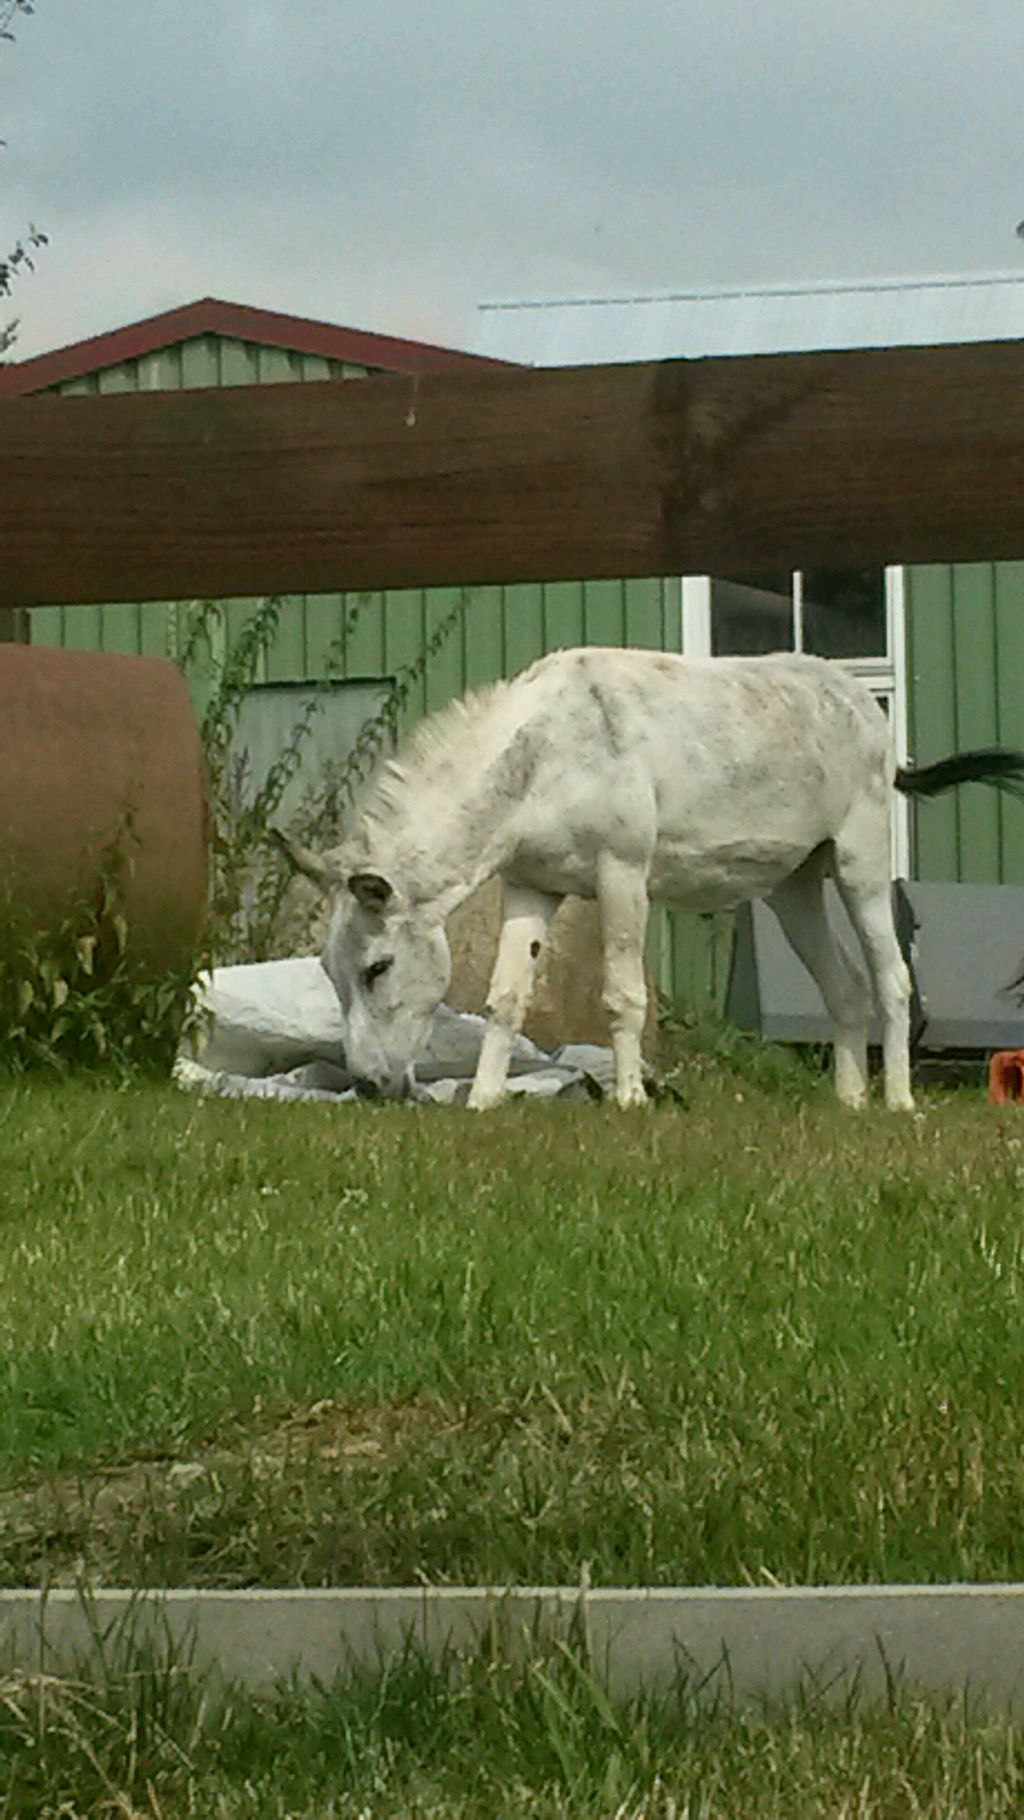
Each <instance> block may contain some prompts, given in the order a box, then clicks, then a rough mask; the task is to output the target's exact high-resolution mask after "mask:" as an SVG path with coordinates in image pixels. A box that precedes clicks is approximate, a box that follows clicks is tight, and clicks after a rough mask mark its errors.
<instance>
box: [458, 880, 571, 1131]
mask: <svg viewBox="0 0 1024 1820" xmlns="http://www.w3.org/2000/svg"><path fill="white" fill-rule="evenodd" d="M558 903H559V900H558V898H556V897H549V896H547V894H546V893H545V892H543V891H530V890H529V889H527V888H526V887H525V886H522V885H507V884H504V883H503V885H502V905H501V908H502V926H501V936H500V938H499V941H498V956H497V959H496V961H495V963H494V972H493V973H492V974H491V984H490V988H489V990H488V993H487V1028H486V1030H485V1031H484V1040H483V1043H482V1044H481V1047H480V1059H479V1061H478V1062H477V1065H476V1075H475V1077H474V1080H473V1085H472V1088H471V1089H470V1094H469V1104H470V1106H472V1107H473V1109H474V1111H476V1112H485V1111H486V1110H487V1108H488V1107H490V1106H497V1105H498V1104H499V1103H500V1101H501V1100H502V1099H503V1098H504V1096H505V1082H506V1080H507V1078H508V1065H509V1062H510V1060H511V1057H512V1048H513V1044H514V1043H515V1040H516V1037H517V1036H518V1035H519V1032H520V1031H521V1029H522V1027H523V1019H524V1018H525V1016H526V1011H527V1007H528V1005H529V1003H530V995H531V993H532V991H533V982H534V979H535V977H536V973H537V962H538V960H539V959H540V955H541V950H542V948H543V946H544V938H545V936H546V935H547V932H548V924H549V923H550V921H551V918H552V916H553V915H554V912H555V910H556V909H557V908H558Z"/></svg>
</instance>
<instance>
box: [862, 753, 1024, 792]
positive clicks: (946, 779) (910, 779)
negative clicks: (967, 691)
mask: <svg viewBox="0 0 1024 1820" xmlns="http://www.w3.org/2000/svg"><path fill="white" fill-rule="evenodd" d="M894 781H895V784H896V788H897V790H902V792H903V794H904V796H938V794H939V792H940V791H942V790H951V789H952V788H953V786H954V784H994V785H995V786H996V788H997V789H998V790H1008V791H1009V792H1010V794H1011V795H1012V796H1024V752H1016V751H1014V750H1013V748H1012V747H1011V746H978V747H976V748H975V749H974V750H973V751H970V752H954V753H953V754H952V756H951V757H950V758H940V759H939V760H938V762H937V763H936V764H934V765H901V766H900V767H899V769H898V771H897V772H896V777H895V780H894Z"/></svg>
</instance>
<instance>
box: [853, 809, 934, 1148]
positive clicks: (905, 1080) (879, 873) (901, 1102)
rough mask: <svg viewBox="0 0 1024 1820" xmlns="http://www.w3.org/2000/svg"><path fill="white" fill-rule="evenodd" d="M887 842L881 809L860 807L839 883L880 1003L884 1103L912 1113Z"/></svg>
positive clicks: (905, 998)
mask: <svg viewBox="0 0 1024 1820" xmlns="http://www.w3.org/2000/svg"><path fill="white" fill-rule="evenodd" d="M888 843H889V830H888V822H887V818H886V817H885V816H880V815H879V814H878V806H877V804H875V803H872V802H870V801H868V800H866V801H865V802H864V803H863V804H860V805H858V807H857V808H856V809H854V811H853V813H852V814H851V815H850V816H849V817H848V819H847V822H846V824H845V825H844V827H843V829H842V831H841V834H840V837H839V839H837V841H836V843H835V864H836V884H837V885H838V887H839V891H840V895H841V896H842V900H843V903H844V904H845V905H846V909H847V914H848V915H849V918H850V921H851V923H852V924H853V926H854V928H855V930H856V931H857V938H858V940H859V942H860V945H861V947H862V949H863V950H864V959H865V960H866V961H867V964H868V971H869V973H870V974H871V983H872V985H873V986H874V989H875V997H876V999H877V1000H878V1009H879V1012H880V1014H881V1018H882V1068H883V1074H884V1077H885V1103H886V1105H887V1106H888V1107H890V1108H891V1110H892V1111H894V1112H911V1111H913V1106H914V1096H913V1093H912V1091H911V1086H910V993H911V986H910V975H909V973H908V972H907V968H906V963H905V961H904V959H903V955H902V954H901V952H900V945H899V942H898V941H897V939H896V925H895V923H894V921H893V914H892V882H891V879H890V877H889V852H888Z"/></svg>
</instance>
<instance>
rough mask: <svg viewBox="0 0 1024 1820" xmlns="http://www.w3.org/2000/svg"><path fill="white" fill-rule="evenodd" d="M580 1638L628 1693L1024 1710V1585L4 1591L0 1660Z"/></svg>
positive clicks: (288, 1655)
mask: <svg viewBox="0 0 1024 1820" xmlns="http://www.w3.org/2000/svg"><path fill="white" fill-rule="evenodd" d="M554 1638H563V1639H566V1640H571V1639H575V1640H576V1641H577V1642H578V1643H579V1644H581V1646H582V1647H583V1648H584V1650H585V1652H586V1655H587V1658H588V1659H589V1661H590V1662H591V1663H592V1665H593V1667H594V1669H595V1670H596V1672H597V1673H598V1674H599V1675H600V1676H601V1678H602V1679H603V1680H604V1681H605V1682H606V1683H607V1685H608V1686H609V1688H610V1690H611V1692H612V1693H613V1694H615V1695H627V1694H630V1693H633V1692H635V1691H637V1690H638V1689H640V1688H647V1689H651V1690H653V1691H657V1690H659V1689H662V1690H663V1689H666V1688H669V1687H671V1686H673V1685H674V1684H675V1682H676V1680H677V1677H678V1675H679V1674H680V1673H682V1674H684V1675H685V1676H686V1678H687V1680H688V1681H689V1683H690V1685H691V1686H696V1687H699V1688H701V1689H702V1690H703V1692H704V1693H705V1694H708V1695H711V1696H715V1695H717V1696H719V1697H721V1698H725V1699H727V1700H729V1701H730V1702H735V1703H736V1704H738V1705H749V1704H751V1703H752V1702H758V1701H761V1700H766V1699H767V1700H776V1699H792V1698H793V1697H794V1696H795V1695H796V1696H800V1695H804V1696H807V1695H810V1696H812V1697H814V1698H819V1699H829V1700H836V1699H839V1698H842V1697H843V1696H844V1695H846V1694H847V1693H849V1691H850V1690H851V1688H853V1687H854V1686H856V1687H857V1688H858V1689H859V1690H860V1692H861V1693H862V1694H863V1695H864V1696H865V1697H867V1698H868V1699H875V1698H878V1697H880V1696H881V1697H884V1696H885V1693H886V1691H887V1689H888V1688H889V1687H890V1686H891V1684H892V1683H893V1682H894V1681H895V1682H898V1683H900V1684H901V1685H907V1686H910V1687H917V1688H923V1689H928V1690H930V1691H932V1692H936V1693H956V1694H963V1693H966V1694H967V1696H968V1697H969V1698H970V1699H971V1700H972V1701H977V1702H978V1704H979V1705H980V1706H983V1707H985V1708H987V1709H988V1710H1007V1709H1015V1710H1017V1711H1021V1710H1024V1585H1020V1584H1013V1585H990V1586H978V1585H963V1586H892V1587H885V1586H850V1587H845V1586H840V1587H834V1586H831V1587H800V1588H796V1589H791V1588H775V1587H765V1588H757V1589H753V1590H747V1589H745V1588H744V1589H740V1588H735V1589H734V1588H724V1589H723V1588H698V1589H694V1590H689V1589H678V1588H665V1589H661V1588H653V1589H647V1588H641V1589H636V1590H621V1589H595V1590H581V1589H580V1588H575V1587H521V1588H520V1587H516V1588H510V1589H501V1588H487V1587H470V1588H458V1587H436V1588H435V1587H424V1588H415V1587H413V1588H408V1587H406V1588H384V1589H380V1590H373V1589H365V1588H355V1589H349V1588H338V1589H330V1590H325V1591H319V1590H317V1591H236V1592H215V1591H214V1592H207V1591H202V1592H199V1591H193V1590H187V1589H185V1590H180V1591H150V1592H132V1591H120V1590H116V1591H115V1590H98V1591H94V1592H91V1593H82V1592H79V1591H77V1590H72V1589H64V1588H61V1589H58V1590H52V1591H50V1592H49V1593H46V1594H43V1593H39V1592H36V1591H11V1592H2V1591H0V1663H2V1664H3V1666H4V1667H5V1668H12V1669H19V1670H22V1671H33V1670H43V1671H45V1672H47V1673H50V1674H74V1673H86V1672H88V1671H89V1668H90V1664H92V1666H93V1667H94V1666H95V1664H96V1661H97V1658H98V1655H99V1654H100V1653H103V1654H104V1655H105V1656H106V1658H107V1660H108V1661H114V1662H116V1661H117V1660H119V1659H121V1660H124V1661H127V1660H130V1659H131V1657H132V1655H133V1652H135V1651H136V1650H138V1649H140V1648H141V1649H147V1648H148V1649H155V1650H156V1651H157V1654H158V1655H159V1653H160V1651H161V1649H163V1648H165V1647H166V1646H167V1645H168V1644H171V1645H173V1646H174V1647H175V1650H176V1653H177V1654H178V1656H179V1659H180V1657H182V1656H183V1657H184V1658H185V1659H186V1660H191V1661H192V1662H193V1663H194V1665H195V1667H196V1669H197V1670H207V1671H212V1672H215V1673H217V1674H218V1675H223V1676H224V1677H225V1678H226V1679H227V1680H229V1681H232V1682H238V1683H240V1684H242V1685H245V1686H248V1687H250V1688H253V1689H256V1690H260V1689H263V1690H265V1689H269V1688H270V1687H272V1686H274V1685H275V1684H276V1683H277V1682H279V1681H281V1680H284V1679H288V1678H290V1677H293V1676H294V1677H297V1678H298V1679H299V1680H300V1681H301V1680H308V1679H310V1678H312V1677H316V1678H317V1679H318V1680H320V1681H326V1682H330V1681H331V1680H333V1679H334V1678H335V1677H336V1676H338V1675H344V1674H345V1673H347V1672H351V1671H353V1670H360V1669H363V1670H365V1669H373V1668H375V1667H376V1666H378V1665H379V1664H380V1663H381V1662H382V1661H385V1660H387V1659H388V1658H389V1657H393V1656H394V1655H396V1654H398V1653H400V1652H401V1651H402V1650H403V1649H405V1648H408V1647H412V1648H414V1649H417V1650H420V1651H422V1652H423V1653H424V1654H426V1655H427V1656H428V1657H429V1658H431V1659H433V1660H438V1661H439V1660H442V1659H444V1658H445V1657H446V1656H448V1655H450V1654H452V1653H453V1652H455V1653H458V1652H464V1651H470V1650H475V1649H478V1648H479V1647H480V1646H481V1645H483V1644H489V1645H490V1646H492V1647H495V1648H498V1649H500V1650H502V1651H503V1652H505V1653H509V1654H519V1653H522V1652H523V1651H524V1650H525V1649H526V1648H527V1647H528V1646H529V1644H530V1643H531V1642H532V1641H535V1640H539V1639H554Z"/></svg>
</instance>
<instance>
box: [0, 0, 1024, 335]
mask: <svg viewBox="0 0 1024 1820" xmlns="http://www.w3.org/2000/svg"><path fill="white" fill-rule="evenodd" d="M36 8H37V10H36V12H35V15H34V16H33V17H31V18H26V19H20V20H19V21H18V22H17V25H16V39H15V42H14V43H12V44H6V45H0V137H2V138H3V139H4V140H6V142H7V146H6V150H5V151H3V153H2V154H0V251H6V249H7V246H8V245H9V244H10V243H11V242H13V240H14V238H15V237H16V236H17V235H18V234H20V233H23V232H24V230H25V228H26V226H27V224H28V223H29V222H30V221H32V222H36V223H38V225H39V226H40V227H42V228H43V229H45V231H46V232H47V234H48V235H49V236H50V246H49V247H48V248H47V249H46V250H45V252H44V253H43V254H42V255H41V256H40V259H39V263H38V266H37V270H36V272H35V273H34V274H33V275H29V276H27V277H25V278H23V279H21V280H19V283H18V287H17V297H16V299H14V310H15V312H16V313H17V314H18V316H19V317H20V319H21V325H22V326H21V334H20V337H19V340H18V343H17V346H16V348H15V350H14V355H15V357H18V358H24V357H26V356H28V355H30V354H33V353H36V352H39V351H41V350H42V349H45V348H49V347H55V346H59V345H61V344H63V343H65V342H68V341H74V340H77V339H78V338H79V337H80V336H83V335H89V334H94V333H97V332H100V331H102V330H104V329H108V328H113V327H116V326H118V325H120V324H122V323H125V322H131V321H134V320H135V319H137V318H138V317H140V316H146V315H150V314H152V313H153V312H154V311H157V310H163V309H168V308H170V307H172V306H174V305H176V304H180V303H185V302H188V301H190V300H191V299H193V298H195V297H200V296H204V295H214V296H219V297H226V298H229V299H231V300H233V301H236V302H240V303H248V304H255V305H259V306H263V307H266V308H272V309H280V310H289V311H294V312H296V313H297V314H301V315H309V316H318V317H323V318H326V319H328V320H330V321H334V322H340V323H346V324H348V325H350V326H353V327H360V328H366V329H377V330H381V331H384V332H387V333H391V334H400V335H409V336H413V337H421V338H424V339H429V340H434V341H441V342H446V343H449V344H451V345H461V346H464V345H472V339H473V333H474V327H473V317H474V312H475V308H476V305H477V303H478V302H479V301H481V300H484V299H491V300H493V299H495V298H503V299H504V298H524V297H531V298H533V297H567V296H568V297H571V296H606V295H616V296H621V295H624V294H634V293H644V292H651V291H664V290H673V289H675V290H678V289H689V288H693V287H704V286H718V285H730V284H733V283H742V284H748V283H754V284H758V283H773V282H784V281H788V280H827V279H839V278H848V277H865V278H879V277H893V276H899V275H903V274H923V273H950V272H978V271H994V270H1016V269H1020V270H1021V271H1022V272H1024V243H1022V242H1021V241H1020V240H1018V239H1016V238H1015V234H1014V229H1015V226H1016V224H1017V222H1018V221H1019V220H1020V218H1021V217H1022V216H1024V93H1022V76H1024V5H1022V4H1021V0H761V3H760V4H757V3H756V0H188V3H185V4H183V3H181V0H179V3H178V4H175V3H174V0H36Z"/></svg>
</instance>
